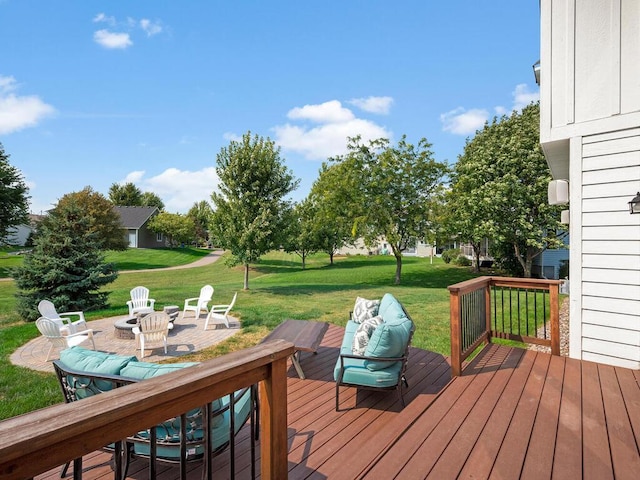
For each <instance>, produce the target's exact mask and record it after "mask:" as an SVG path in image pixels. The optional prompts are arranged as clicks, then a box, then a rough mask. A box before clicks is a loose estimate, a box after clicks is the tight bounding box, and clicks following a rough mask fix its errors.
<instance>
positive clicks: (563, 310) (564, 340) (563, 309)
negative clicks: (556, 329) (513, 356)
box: [527, 297, 569, 357]
mask: <svg viewBox="0 0 640 480" xmlns="http://www.w3.org/2000/svg"><path fill="white" fill-rule="evenodd" d="M549 335H550V333H549V331H548V330H547V337H548V336H549ZM538 337H539V338H544V327H541V328H539V329H538ZM527 348H528V349H529V350H535V351H537V352H546V353H551V347H543V346H542V345H528V347H527ZM560 355H561V356H564V357H566V356H568V355H569V297H566V298H565V299H564V300H563V301H562V304H560Z"/></svg>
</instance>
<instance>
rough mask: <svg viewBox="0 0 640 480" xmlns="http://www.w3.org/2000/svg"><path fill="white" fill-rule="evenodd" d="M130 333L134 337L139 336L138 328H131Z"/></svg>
mask: <svg viewBox="0 0 640 480" xmlns="http://www.w3.org/2000/svg"><path fill="white" fill-rule="evenodd" d="M131 333H133V334H134V335H140V327H133V328H132V329H131Z"/></svg>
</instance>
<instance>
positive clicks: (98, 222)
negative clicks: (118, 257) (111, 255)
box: [55, 187, 129, 250]
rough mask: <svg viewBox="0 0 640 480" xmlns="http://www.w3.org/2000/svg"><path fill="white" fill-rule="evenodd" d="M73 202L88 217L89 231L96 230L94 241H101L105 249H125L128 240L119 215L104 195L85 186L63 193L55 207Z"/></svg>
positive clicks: (62, 206)
mask: <svg viewBox="0 0 640 480" xmlns="http://www.w3.org/2000/svg"><path fill="white" fill-rule="evenodd" d="M70 203H73V204H75V205H78V206H79V207H80V208H81V209H82V210H83V212H84V213H85V214H86V215H87V216H88V217H89V231H90V232H96V233H97V235H96V241H97V242H101V243H102V245H101V248H103V249H105V250H126V249H127V246H128V244H129V242H128V241H127V238H126V236H125V234H126V232H125V230H124V228H123V227H122V223H121V221H120V215H118V213H117V212H116V211H115V210H114V208H113V203H111V202H110V201H109V200H108V199H107V198H106V197H105V196H104V195H102V194H101V193H98V192H95V191H94V190H93V189H92V188H91V187H85V188H83V189H82V190H80V191H79V192H72V193H68V194H66V195H64V196H63V197H62V198H61V199H60V200H58V204H57V205H56V207H55V208H56V209H60V208H64V207H65V205H67V204H70Z"/></svg>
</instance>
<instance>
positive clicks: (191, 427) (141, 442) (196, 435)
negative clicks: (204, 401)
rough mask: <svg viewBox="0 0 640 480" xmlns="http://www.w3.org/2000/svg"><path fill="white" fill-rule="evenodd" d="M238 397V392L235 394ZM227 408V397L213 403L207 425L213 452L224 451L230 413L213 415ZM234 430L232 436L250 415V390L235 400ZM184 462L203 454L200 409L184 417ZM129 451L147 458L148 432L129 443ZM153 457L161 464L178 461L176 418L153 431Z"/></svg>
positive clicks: (227, 438)
mask: <svg viewBox="0 0 640 480" xmlns="http://www.w3.org/2000/svg"><path fill="white" fill-rule="evenodd" d="M236 394H237V395H239V392H236ZM228 405H229V395H225V396H224V397H222V398H220V399H217V400H214V402H213V403H212V407H213V415H214V417H213V419H212V423H211V433H212V437H213V445H212V449H213V450H214V451H215V450H217V449H220V448H222V447H224V446H225V445H226V444H227V443H228V442H229V437H230V435H229V431H230V427H229V425H230V418H231V415H230V411H229V409H228V408H227V409H226V410H224V411H223V412H220V413H219V414H216V413H215V412H216V410H218V411H220V410H222V409H223V408H224V407H228ZM234 414H235V417H234V420H235V423H234V427H235V433H236V434H237V433H238V431H240V428H242V426H243V425H244V424H245V422H246V421H247V420H248V419H249V416H250V415H251V389H247V390H246V391H245V392H244V394H242V396H240V397H239V398H238V396H236V402H235V405H234ZM187 422H188V423H187V442H188V446H187V460H191V459H194V458H198V457H200V456H202V454H203V453H204V432H203V430H202V413H201V411H200V409H197V410H192V411H191V412H189V414H188V420H187ZM131 440H132V441H133V451H134V452H135V453H136V454H138V455H143V456H148V455H149V452H150V448H149V447H150V443H149V431H148V430H142V431H140V432H138V433H137V434H136V435H135V436H134V437H133V438H132V439H131ZM157 442H158V443H157V448H156V452H157V456H158V458H161V459H165V460H173V461H179V459H180V418H179V417H176V418H174V419H171V420H168V421H166V422H163V423H162V424H160V425H158V428H157Z"/></svg>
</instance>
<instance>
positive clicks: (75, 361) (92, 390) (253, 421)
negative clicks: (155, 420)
mask: <svg viewBox="0 0 640 480" xmlns="http://www.w3.org/2000/svg"><path fill="white" fill-rule="evenodd" d="M53 365H54V369H55V372H56V375H57V377H58V382H59V383H60V387H61V389H62V394H63V396H64V399H65V402H66V403H71V402H75V401H79V400H82V399H84V398H87V397H91V396H93V395H98V394H100V393H103V392H106V391H109V390H113V389H114V388H119V387H123V386H126V385H129V384H132V383H137V382H139V381H142V380H144V379H146V378H153V377H157V376H159V375H164V374H168V373H172V372H176V371H179V370H181V369H184V368H189V367H191V366H193V365H196V364H195V363H173V364H157V363H148V362H140V361H138V360H137V359H136V358H135V357H129V356H124V355H117V354H108V353H105V352H93V351H91V350H86V349H83V348H72V349H68V350H65V351H64V352H63V354H62V355H61V356H60V360H55V361H54V362H53ZM75 365H83V366H85V367H84V368H87V367H86V366H88V365H90V366H91V368H90V369H88V368H87V370H76V369H75V368H74V366H75ZM204 412H205V409H204V408H196V409H193V410H190V411H189V412H187V413H186V414H185V417H186V422H185V424H184V425H185V426H186V429H185V431H184V435H181V432H180V431H181V430H182V428H181V417H180V416H176V417H174V418H169V419H167V420H165V421H164V422H162V423H160V424H158V425H156V426H155V427H154V428H148V429H143V430H140V431H138V432H136V433H135V434H132V435H131V436H130V437H128V438H127V439H126V440H125V445H124V446H121V445H118V444H117V443H116V444H110V445H107V446H106V447H105V450H108V451H113V452H114V456H115V463H116V469H115V471H114V477H115V478H116V479H118V480H119V479H121V478H126V476H127V469H128V465H129V463H130V459H131V457H143V458H148V459H150V461H153V459H155V460H157V461H159V462H166V463H172V464H176V463H181V464H182V462H192V461H196V460H197V461H199V460H201V459H202V457H203V455H204V453H205V444H206V439H205V438H204V437H205V435H204V431H203V428H202V427H203V423H204V422H203V421H204V418H203V417H204V415H203V413H204ZM231 412H233V415H231ZM258 417H259V404H258V394H257V386H256V385H253V386H251V387H248V388H243V389H240V390H237V391H236V392H234V393H233V394H232V395H225V396H223V397H221V398H219V399H216V400H214V401H213V402H211V414H210V417H209V425H210V427H211V446H210V447H211V451H212V453H213V455H217V454H220V453H221V452H223V451H224V450H225V449H226V448H227V447H228V446H229V445H230V444H232V443H235V441H236V440H235V436H236V435H237V433H238V432H239V431H240V429H241V428H242V427H243V426H244V424H245V423H247V421H248V420H250V425H251V432H252V437H253V438H255V440H257V439H258V436H259V424H258ZM152 430H155V431H156V437H155V438H153V436H152V435H151V431H152ZM152 452H153V453H154V454H155V455H152ZM118 453H120V455H118ZM67 466H68V465H67ZM67 466H65V469H64V470H63V475H64V473H66V467H67ZM81 466H82V459H81V458H80V459H77V460H75V461H74V470H75V471H81V469H82V467H81ZM181 467H182V465H181ZM76 469H77V470H76ZM122 472H124V474H123V473H122Z"/></svg>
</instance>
